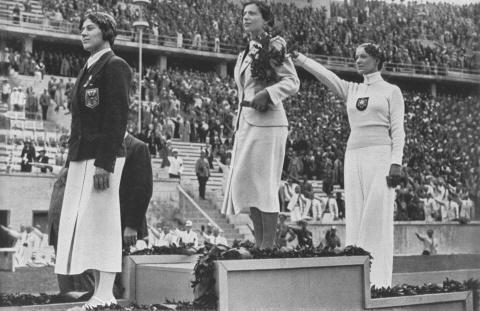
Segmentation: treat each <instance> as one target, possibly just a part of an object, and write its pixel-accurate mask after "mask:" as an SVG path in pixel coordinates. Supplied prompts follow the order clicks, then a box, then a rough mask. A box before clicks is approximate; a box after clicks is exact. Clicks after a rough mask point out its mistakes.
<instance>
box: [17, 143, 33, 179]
mask: <svg viewBox="0 0 480 311" xmlns="http://www.w3.org/2000/svg"><path fill="white" fill-rule="evenodd" d="M35 156H36V154H35V147H33V144H32V142H31V141H30V140H29V139H27V140H26V141H25V142H24V143H23V149H22V153H21V155H20V158H21V159H22V162H21V165H20V166H21V168H20V171H21V172H31V171H32V164H31V163H32V162H33V161H34V160H35Z"/></svg>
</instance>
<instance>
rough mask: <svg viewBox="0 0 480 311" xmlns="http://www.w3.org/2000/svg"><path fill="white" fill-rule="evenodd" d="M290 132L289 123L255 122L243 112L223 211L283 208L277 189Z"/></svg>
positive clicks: (275, 209) (237, 211)
mask: <svg viewBox="0 0 480 311" xmlns="http://www.w3.org/2000/svg"><path fill="white" fill-rule="evenodd" d="M287 135H288V129H287V127H281V126H276V127H273V126H272V127H261V126H253V125H250V124H249V123H248V122H247V121H246V120H245V118H244V117H243V115H240V120H239V125H238V129H237V131H236V133H235V143H234V146H233V152H232V162H231V169H230V174H229V177H228V181H227V184H226V187H225V195H224V200H223V206H222V213H224V214H227V215H231V214H238V213H240V212H242V213H248V212H249V210H250V207H256V208H258V209H259V210H260V211H262V212H265V213H275V212H277V213H278V212H279V211H280V200H279V198H278V189H279V187H280V181H281V177H282V168H283V161H284V157H285V146H286V143H287Z"/></svg>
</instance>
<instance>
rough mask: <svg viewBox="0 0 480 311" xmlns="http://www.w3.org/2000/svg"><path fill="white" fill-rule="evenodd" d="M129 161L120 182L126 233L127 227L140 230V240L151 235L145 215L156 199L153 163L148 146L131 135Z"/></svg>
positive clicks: (138, 234) (128, 140) (128, 142)
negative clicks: (153, 194) (152, 198)
mask: <svg viewBox="0 0 480 311" xmlns="http://www.w3.org/2000/svg"><path fill="white" fill-rule="evenodd" d="M125 147H126V149H127V157H126V159H125V165H124V167H123V171H122V179H121V181H120V210H121V218H122V232H123V230H124V229H125V227H126V226H128V227H130V228H132V229H137V237H138V239H142V238H144V237H146V236H147V235H148V231H147V223H146V219H145V213H146V212H147V208H148V204H149V203H150V198H151V197H152V188H153V182H152V178H153V177H152V162H151V160H150V153H149V150H148V146H147V144H145V143H144V142H142V141H141V140H139V139H137V138H135V137H133V136H132V135H130V134H129V135H127V137H126V138H125Z"/></svg>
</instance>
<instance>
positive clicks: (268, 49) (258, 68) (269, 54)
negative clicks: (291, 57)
mask: <svg viewBox="0 0 480 311" xmlns="http://www.w3.org/2000/svg"><path fill="white" fill-rule="evenodd" d="M272 40H275V38H273V39H272V36H271V35H270V34H269V33H268V32H264V33H263V34H261V35H260V36H258V37H257V38H256V39H255V40H253V41H254V43H253V46H252V47H251V49H250V51H249V54H248V55H249V56H250V57H251V58H252V63H251V65H250V66H251V70H252V78H253V79H255V80H257V81H263V82H265V83H267V84H270V83H273V82H277V79H278V77H277V74H276V73H275V70H274V68H273V67H272V64H274V65H275V66H278V65H280V64H281V63H283V61H284V60H285V46H283V45H282V46H281V47H280V48H277V47H275V46H273V45H272V44H271V43H272Z"/></svg>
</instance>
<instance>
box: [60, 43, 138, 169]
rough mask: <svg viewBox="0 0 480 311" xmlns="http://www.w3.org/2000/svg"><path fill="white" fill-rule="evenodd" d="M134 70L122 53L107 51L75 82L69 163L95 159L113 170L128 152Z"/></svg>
mask: <svg viewBox="0 0 480 311" xmlns="http://www.w3.org/2000/svg"><path fill="white" fill-rule="evenodd" d="M131 80H132V71H131V69H130V67H129V66H128V64H127V63H126V62H125V61H124V60H123V59H122V58H120V57H118V56H116V55H115V54H113V52H111V51H110V52H107V53H105V54H104V55H102V56H101V57H100V59H99V60H98V61H97V62H96V63H95V64H93V65H92V67H90V68H89V69H86V67H84V68H83V69H82V70H81V71H80V73H79V75H78V77H77V81H76V82H75V86H74V87H73V90H72V96H71V101H70V103H69V107H70V111H71V112H72V125H71V134H70V139H69V141H68V143H69V151H68V159H67V164H66V166H67V167H68V165H69V163H70V161H82V160H88V159H95V166H97V167H101V168H103V169H105V170H107V171H109V172H113V170H114V167H115V159H116V158H117V157H123V156H125V150H124V146H123V136H124V134H125V130H126V127H127V116H128V107H129V90H130V83H131Z"/></svg>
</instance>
